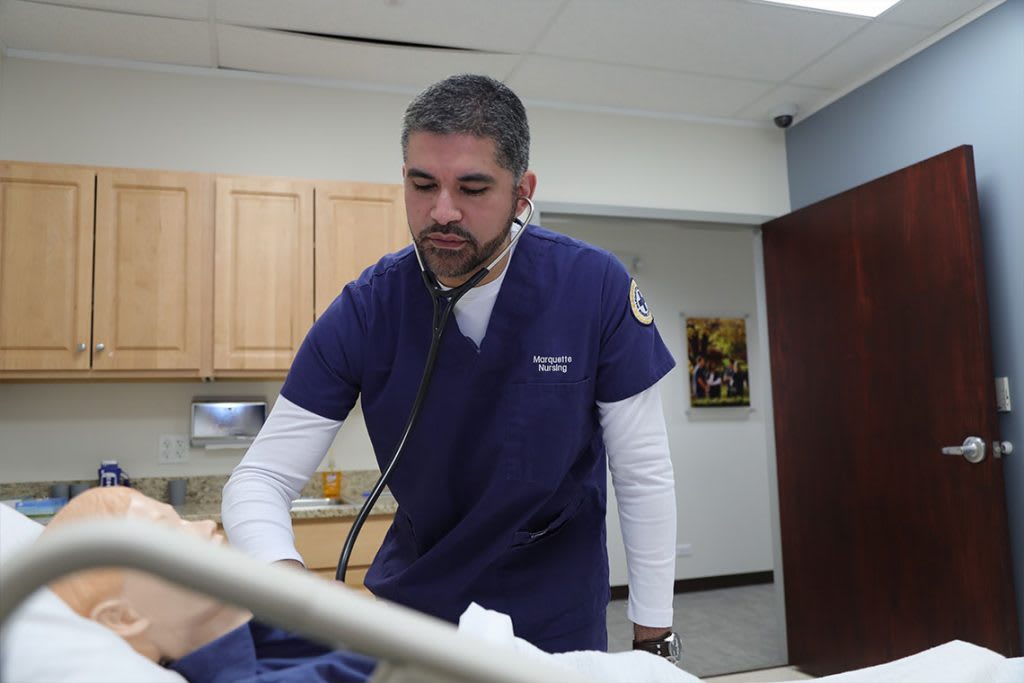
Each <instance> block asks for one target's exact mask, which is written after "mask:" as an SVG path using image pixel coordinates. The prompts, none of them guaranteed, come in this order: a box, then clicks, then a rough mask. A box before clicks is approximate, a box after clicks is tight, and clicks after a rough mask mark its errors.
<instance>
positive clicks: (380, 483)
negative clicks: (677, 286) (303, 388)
mask: <svg viewBox="0 0 1024 683" xmlns="http://www.w3.org/2000/svg"><path fill="white" fill-rule="evenodd" d="M520 199H522V200H523V201H525V202H526V205H527V207H526V208H527V212H526V218H525V219H520V218H519V217H518V216H517V217H516V218H514V219H513V220H512V222H513V223H515V224H516V225H519V226H520V229H519V230H518V231H517V232H516V233H515V234H514V235H512V239H511V240H509V243H508V245H506V246H505V248H504V249H502V250H501V253H499V254H498V255H497V256H496V257H495V258H494V260H492V261H491V262H490V263H489V264H487V266H486V267H485V268H481V269H480V270H478V271H477V272H476V273H474V274H473V277H471V278H469V279H468V280H466V282H464V283H462V284H461V285H459V286H458V287H454V288H452V289H445V288H444V287H442V286H441V283H440V282H438V280H437V277H436V276H435V275H434V274H433V273H432V272H430V268H428V267H427V264H426V263H424V262H423V256H422V255H421V254H420V250H419V249H417V248H416V245H415V244H413V251H415V252H416V260H417V261H419V264H420V274H421V275H422V276H423V284H424V285H425V286H426V288H427V292H429V294H430V299H431V301H432V302H433V304H434V317H433V322H432V323H431V338H430V350H429V351H428V352H427V361H426V363H425V364H424V366H423V377H422V378H421V379H420V387H419V389H417V390H416V399H415V400H414V401H413V404H412V410H410V411H409V417H408V419H407V420H406V423H405V431H404V432H403V433H402V438H401V439H400V440H399V442H398V446H397V447H396V448H395V454H394V455H392V456H391V462H390V464H388V466H387V468H386V469H385V470H384V473H383V474H381V475H380V478H379V479H378V480H377V483H376V484H374V486H373V490H372V491H370V494H369V496H367V498H366V502H364V503H363V507H362V508H360V510H359V514H358V515H357V516H356V519H355V522H353V523H352V528H351V529H349V532H348V537H346V538H345V545H344V546H342V548H341V557H340V558H339V559H338V569H337V571H336V572H335V573H334V578H335V579H336V580H338V581H344V580H345V572H346V570H347V569H348V561H349V557H350V556H351V555H352V548H353V547H354V546H355V544H356V537H358V536H359V531H360V529H362V528H363V523H364V522H365V521H366V518H367V517H368V516H369V515H370V510H371V509H372V508H373V505H374V503H376V502H377V499H378V498H380V494H381V492H383V491H384V487H385V486H387V484H388V480H389V479H390V478H391V473H392V472H393V471H394V470H395V465H397V464H398V459H399V457H401V455H402V453H403V452H404V450H405V444H406V443H407V442H408V440H409V434H410V433H411V432H412V428H413V426H414V425H415V424H416V420H417V418H419V416H420V408H421V407H422V406H423V399H424V398H425V397H426V395H427V389H428V388H430V378H431V376H432V375H433V374H434V364H435V362H436V361H437V352H438V349H440V347H441V335H443V334H444V329H445V326H446V325H447V323H448V318H450V317H451V314H452V311H453V310H454V309H455V304H456V303H458V301H459V299H461V298H462V297H463V296H464V295H465V294H466V292H468V291H469V290H471V289H473V288H474V287H476V286H477V285H478V284H480V281H481V280H483V279H484V278H485V277H487V274H488V273H490V272H491V269H492V268H494V266H495V265H497V264H498V262H499V261H501V259H503V258H505V255H506V254H508V253H509V251H511V250H512V247H513V246H515V243H516V242H518V241H519V238H520V237H522V236H523V234H524V233H525V232H526V226H527V225H529V223H530V220H531V219H533V212H534V206H533V201H532V200H531V199H530V198H529V197H520Z"/></svg>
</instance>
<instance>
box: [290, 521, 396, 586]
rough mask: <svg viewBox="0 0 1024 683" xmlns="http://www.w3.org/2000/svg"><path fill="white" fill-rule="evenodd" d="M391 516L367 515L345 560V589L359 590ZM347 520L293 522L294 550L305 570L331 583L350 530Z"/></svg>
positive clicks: (387, 527) (388, 526) (389, 526)
mask: <svg viewBox="0 0 1024 683" xmlns="http://www.w3.org/2000/svg"><path fill="white" fill-rule="evenodd" d="M393 518H394V516H393V515H370V516H369V517H367V518H366V523H365V524H363V528H362V529H361V530H360V532H359V538H358V539H356V545H355V547H354V548H353V549H352V555H351V557H350V558H349V565H348V571H347V572H346V574H345V585H349V586H356V587H362V586H363V579H364V578H365V577H366V571H367V570H368V569H369V568H370V564H371V563H372V562H373V558H374V557H375V556H376V555H377V551H378V550H379V549H380V546H381V544H382V543H383V542H384V535H385V534H386V533H387V531H388V529H389V528H391V521H392V519H393ZM352 521H353V520H351V519H297V520H294V521H293V522H292V529H293V530H294V531H295V548H296V549H297V550H298V551H299V554H300V555H302V561H303V563H304V564H305V565H306V569H308V570H310V571H311V572H314V573H315V574H317V575H319V576H322V577H324V578H326V579H332V580H333V579H334V573H335V571H336V569H337V566H338V557H339V556H340V555H341V547H342V545H344V544H345V538H346V536H347V535H348V532H349V529H351V528H352Z"/></svg>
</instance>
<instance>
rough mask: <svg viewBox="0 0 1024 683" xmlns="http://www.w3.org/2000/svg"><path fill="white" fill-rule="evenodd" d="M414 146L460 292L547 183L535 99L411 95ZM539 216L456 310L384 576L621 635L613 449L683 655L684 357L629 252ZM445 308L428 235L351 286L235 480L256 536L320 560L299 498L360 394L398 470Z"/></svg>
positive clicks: (595, 632) (636, 614)
mask: <svg viewBox="0 0 1024 683" xmlns="http://www.w3.org/2000/svg"><path fill="white" fill-rule="evenodd" d="M402 149H403V157H404V162H405V163H404V165H403V168H402V175H403V178H404V181H405V203H406V211H407V214H408V219H409V228H410V231H411V233H412V237H413V242H414V245H415V250H418V253H419V256H420V257H421V258H422V259H423V261H424V265H425V267H427V268H429V269H430V271H431V272H432V273H433V274H434V275H435V276H436V278H437V279H438V280H439V282H440V283H441V284H442V285H443V286H445V287H449V288H454V287H458V286H459V285H460V284H463V283H465V282H467V281H468V280H469V279H470V278H471V277H472V276H473V275H474V274H475V273H477V272H478V271H480V270H481V269H482V268H483V267H485V266H487V265H488V264H489V263H490V261H491V260H493V259H494V258H496V257H497V256H498V255H499V254H500V253H501V251H502V249H503V248H504V247H506V246H507V245H508V244H509V242H510V239H511V237H512V219H513V218H514V217H515V216H516V215H517V213H518V212H519V210H521V209H522V208H523V207H524V206H525V204H526V203H525V201H524V199H523V198H530V197H532V196H533V193H534V190H535V188H536V184H537V178H536V176H535V174H534V173H533V172H532V171H530V170H529V169H528V157H529V127H528V124H527V120H526V112H525V109H524V108H523V105H522V103H521V102H520V101H519V98H518V97H516V95H515V94H514V93H513V92H512V91H511V90H509V89H508V88H507V87H505V86H504V85H502V84H501V83H498V82H497V81H494V80H492V79H489V78H486V77H482V76H469V75H463V76H453V77H450V78H448V79H445V80H444V81H441V82H440V83H437V84H435V85H433V86H431V87H430V88H428V89H427V90H425V91H424V92H423V93H421V94H420V95H419V96H417V97H416V98H415V99H414V101H413V102H412V103H411V104H410V106H409V108H408V109H407V110H406V114H405V120H404V127H403V132H402ZM521 229H522V230H524V231H525V232H523V233H522V235H521V236H520V237H519V238H518V239H517V241H516V242H515V245H514V248H513V249H512V251H511V252H510V253H509V254H508V255H507V256H505V257H504V258H502V259H501V261H499V262H498V263H497V264H496V265H495V266H494V268H493V269H491V270H490V272H488V273H487V275H486V277H484V278H483V280H482V281H481V282H480V283H479V285H478V286H477V287H475V288H474V289H472V290H470V291H469V292H468V293H467V294H466V295H465V296H464V297H463V298H462V299H461V300H460V301H459V303H458V304H457V305H456V306H455V315H454V318H455V323H456V325H455V326H452V325H449V329H448V330H447V332H446V333H445V334H444V336H443V337H442V339H441V343H440V349H439V352H438V355H437V362H436V369H435V371H434V374H433V379H432V384H431V386H430V389H429V391H428V393H427V396H426V400H425V401H424V403H423V405H422V412H421V415H420V417H419V422H418V427H417V428H416V429H414V430H413V431H412V433H411V434H410V435H409V437H408V440H407V443H406V444H405V451H403V452H404V453H405V455H403V459H402V461H401V462H400V463H399V464H398V466H396V468H395V470H394V474H393V477H392V479H391V480H390V481H389V486H390V489H391V492H392V493H393V494H394V497H395V499H396V501H397V502H398V504H399V509H398V511H397V513H396V516H395V521H394V524H393V525H392V527H391V529H390V531H389V532H388V534H387V537H386V538H385V540H384V543H383V546H382V548H381V550H380V552H379V553H378V554H377V557H376V559H375V560H374V563H373V565H372V567H371V568H370V570H369V572H368V574H367V576H366V585H367V587H369V589H370V590H371V591H372V592H373V593H374V594H375V595H378V596H380V597H383V598H386V599H389V600H392V601H396V602H399V603H402V604H405V605H407V606H410V607H412V608H415V609H418V610H421V611H424V612H427V613H429V614H433V615H435V616H438V617H441V618H443V619H447V620H449V621H455V619H457V617H458V615H459V614H461V613H462V611H463V610H464V609H465V608H466V607H467V605H468V604H469V603H470V602H471V601H475V602H477V603H479V604H481V605H483V606H484V607H486V608H490V609H494V610H497V611H500V612H504V613H506V614H509V615H511V617H512V620H513V623H514V624H515V627H516V632H517V633H519V634H520V635H521V636H522V637H523V638H525V639H526V640H528V641H530V642H532V643H533V644H535V645H537V646H538V647H540V648H542V649H544V650H547V651H549V652H560V651H567V650H584V649H590V650H594V649H598V650H603V649H606V647H607V632H606V626H605V610H606V607H607V603H608V599H609V586H608V561H607V553H606V546H605V525H604V518H605V505H606V490H605V481H606V473H605V467H606V451H607V467H609V468H610V470H611V473H612V479H613V483H614V485H615V490H616V494H617V498H618V503H619V513H620V519H621V521H622V529H623V538H624V542H625V547H626V556H627V563H628V566H629V584H630V604H629V608H628V615H629V618H630V619H631V620H632V621H633V622H634V639H635V641H636V646H637V647H639V648H641V649H647V650H650V651H655V652H658V653H660V654H665V655H670V654H674V652H672V651H673V650H674V645H675V640H674V639H675V636H674V635H673V634H672V633H671V626H672V585H673V581H674V561H675V560H674V544H675V521H676V513H675V488H674V482H673V475H672V463H671V460H670V458H669V452H668V440H667V435H666V430H665V424H664V417H663V415H662V411H661V399H660V395H659V393H658V389H657V387H656V386H655V384H656V382H657V381H658V380H659V379H660V378H661V377H662V376H664V375H665V374H666V373H667V372H668V371H669V370H670V369H671V368H672V367H673V365H674V361H673V360H672V358H671V356H670V355H669V353H668V351H667V349H666V348H665V345H664V343H663V342H662V340H661V337H660V336H659V335H658V332H657V330H656V329H655V327H654V325H653V316H652V314H651V312H650V310H649V309H648V307H647V304H646V302H645V301H644V299H643V295H642V294H641V293H640V291H639V289H638V288H637V286H636V283H635V282H633V281H632V280H631V279H630V277H629V275H628V274H627V273H626V271H625V269H624V268H623V267H622V266H621V264H620V263H619V262H618V261H617V260H615V259H614V257H612V256H611V255H610V254H608V253H607V252H605V251H603V250H599V249H596V248H594V247H591V246H589V245H586V244H583V243H581V242H578V241H575V240H572V239H569V238H567V237H564V236H561V235H557V234H555V233H552V232H549V231H546V230H544V229H542V228H540V227H538V226H529V227H524V228H521ZM431 312H432V305H431V297H430V295H429V294H428V291H427V290H426V289H425V288H424V285H423V281H422V277H421V273H420V267H419V264H418V261H417V253H416V251H414V247H413V246H410V247H408V248H406V249H404V250H402V251H400V252H398V253H397V254H392V255H389V256H385V257H384V258H382V259H381V260H380V261H379V262H378V263H377V264H376V265H374V266H371V267H370V268H368V269H367V270H366V271H365V272H364V273H363V274H362V275H361V276H360V277H359V278H358V279H357V280H356V281H355V282H352V283H350V284H349V285H347V286H346V287H345V289H344V291H343V292H342V293H341V295H340V296H339V297H338V298H337V299H336V300H335V302H334V303H333V304H332V305H331V307H330V308H329V309H328V311H327V312H326V313H325V314H324V315H323V316H322V317H321V318H320V319H319V320H318V321H317V323H316V324H315V325H314V326H313V329H312V330H311V331H310V333H309V335H308V336H307V338H306V340H305V342H304V343H303V345H302V348H301V349H300V350H299V352H298V354H297V356H296V358H295V361H294V363H293V365H292V368H291V370H290V372H289V374H288V378H287V380H286V381H285V384H284V386H283V387H282V389H281V395H280V397H279V398H278V400H277V402H276V404H275V406H274V410H273V411H272V413H271V415H270V417H269V418H268V420H267V422H266V424H265V425H264V427H263V429H262V431H261V432H260V435H259V437H258V438H257V439H256V441H255V442H254V443H253V445H252V447H251V448H250V449H249V451H248V452H247V454H246V456H245V458H244V459H243V460H242V462H241V463H240V465H239V466H238V467H237V468H236V469H235V471H234V473H233V474H232V476H231V479H230V481H229V482H228V484H227V486H226V487H225V489H224V502H223V520H224V524H225V529H226V531H227V533H228V536H229V537H230V538H231V540H232V543H233V544H234V545H236V546H237V547H240V548H242V549H244V550H246V551H247V552H249V553H251V554H253V555H255V556H257V557H261V558H263V559H266V560H270V561H296V562H298V561H300V558H299V555H298V553H297V552H296V551H295V549H294V542H293V537H292V535H291V528H290V517H289V514H288V507H289V502H290V500H292V499H294V498H295V497H296V496H298V493H299V491H300V490H301V488H302V486H303V485H304V484H305V482H306V481H307V480H308V479H309V477H310V476H311V475H312V473H313V472H314V470H315V469H316V467H317V465H318V464H319V463H320V461H321V459H322V458H323V456H324V454H325V453H326V451H327V449H328V447H329V446H330V444H331V442H332V440H333V438H334V435H335V433H336V432H337V429H338V427H339V426H340V425H341V422H342V420H344V419H345V418H346V417H347V416H348V413H349V411H350V410H351V408H352V406H353V405H354V403H355V401H356V398H357V397H361V401H362V410H363V415H364V418H365V420H366V426H367V430H368V432H369V435H370V439H371V441H372V442H373V446H374V450H375V452H376V454H377V459H378V462H379V463H380V466H381V469H382V470H384V469H385V468H387V466H388V465H389V463H390V460H391V457H392V454H393V453H394V452H395V448H396V446H397V445H398V443H399V440H400V437H401V435H402V431H403V427H404V425H405V421H406V418H407V416H408V415H409V413H410V410H411V408H412V405H413V399H414V397H415V395H416V393H417V386H418V383H419V380H420V377H421V375H422V374H423V368H424V363H425V359H426V357H427V354H428V348H429V347H430V342H431V329H432V318H431Z"/></svg>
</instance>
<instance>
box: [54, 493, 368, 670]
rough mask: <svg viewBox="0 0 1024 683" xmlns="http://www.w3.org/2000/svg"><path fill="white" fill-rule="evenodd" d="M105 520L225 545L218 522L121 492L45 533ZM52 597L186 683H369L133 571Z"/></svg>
mask: <svg viewBox="0 0 1024 683" xmlns="http://www.w3.org/2000/svg"><path fill="white" fill-rule="evenodd" d="M104 517H131V518H136V519H144V520H148V521H152V522H155V523H157V524H161V525H163V526H167V527H171V528H174V529H179V530H181V531H184V532H186V533H189V534H191V535H193V536H197V537H199V538H201V539H204V540H209V541H211V542H214V543H220V542H223V540H224V538H223V536H221V535H220V534H219V533H217V525H216V523H214V522H212V521H202V522H189V521H185V520H183V519H182V518H181V517H179V516H178V513H177V512H175V510H174V508H172V507H171V506H170V505H167V504H165V503H160V502H158V501H156V500H153V499H152V498H147V497H146V496H144V495H142V494H141V493H139V492H137V491H135V490H133V489H128V488H124V487H119V486H118V487H114V486H107V487H97V488H93V489H90V490H88V491H86V492H85V493H82V494H80V495H78V496H76V497H75V498H72V499H71V500H70V501H69V502H68V504H67V505H66V506H65V507H64V508H62V509H61V510H60V512H58V513H57V515H56V516H54V518H53V519H52V520H51V521H50V523H49V524H48V525H47V527H46V530H45V531H44V532H43V533H47V532H50V531H53V530H55V529H60V528H61V527H63V526H65V525H66V524H68V523H69V522H76V521H81V520H86V519H96V518H104ZM50 588H51V590H53V592H54V593H56V594H57V596H58V597H59V598H61V599H62V600H63V601H64V602H65V603H67V605H68V606H69V607H71V609H72V610H74V611H75V612H77V613H78V614H80V615H81V616H83V617H85V618H87V619H91V620H93V621H96V622H98V623H99V624H101V625H103V626H105V627H107V628H108V629H110V630H111V631H113V632H114V633H116V634H117V635H119V636H121V637H122V638H123V639H124V640H125V641H126V642H127V643H128V644H129V645H131V646H132V648H134V649H135V651H136V652H138V653H139V654H141V655H143V656H144V657H147V658H149V659H151V660H152V661H154V662H159V663H161V664H164V665H165V666H167V667H168V668H171V669H173V670H174V671H177V672H178V673H180V674H181V675H182V676H184V677H185V678H186V679H187V680H188V681H190V683H247V682H251V683H256V681H259V682H260V683H287V682H290V681H303V682H305V683H316V682H317V681H323V682H324V683H326V682H327V681H331V682H332V683H333V682H339V683H356V682H362V681H366V680H369V678H370V675H371V674H372V673H373V670H374V668H375V667H376V662H375V660H373V659H371V658H369V657H365V656H363V655H358V654H355V653H351V652H343V651H338V650H332V649H331V648H328V647H324V646H322V645H320V644H318V643H314V642H311V641H309V640H307V639H305V638H302V637H300V636H296V635H293V634H291V633H289V632H287V631H282V630H280V629H276V628H272V627H270V626H267V625H265V624H261V623H259V622H257V621H253V620H252V614H251V613H249V612H248V611H246V610H243V609H239V608H237V607H233V606H231V605H229V604H226V603H223V602H219V601H217V600H214V599H213V598H209V597H207V596H205V595H202V594H199V593H195V592H193V591H189V590H185V589H183V588H179V587H178V586H176V585H174V584H172V583H168V582H166V581H163V580H161V579H158V578H155V577H153V576H150V575H149V574H146V573H142V572H138V571H129V570H120V569H96V570H90V571H86V572H78V573H75V574H72V575H70V576H68V577H66V578H64V579H61V580H59V581H57V582H55V583H53V584H52V585H51V586H50Z"/></svg>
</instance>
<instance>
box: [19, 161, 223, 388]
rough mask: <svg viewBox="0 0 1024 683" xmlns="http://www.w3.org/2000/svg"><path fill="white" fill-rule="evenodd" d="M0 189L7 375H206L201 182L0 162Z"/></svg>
mask: <svg viewBox="0 0 1024 683" xmlns="http://www.w3.org/2000/svg"><path fill="white" fill-rule="evenodd" d="M0 188H2V189H0V371H3V373H4V375H5V376H12V375H13V376H16V377H17V376H29V377H31V376H41V377H47V376H53V375H52V374H51V373H54V372H56V373H57V374H56V375H55V376H63V377H68V376H72V377H74V376H85V377H94V376H108V375H123V376H129V377H137V376H147V377H161V376H196V377H198V376H200V375H201V374H203V372H202V371H203V365H204V363H203V360H204V354H203V332H204V328H208V315H207V312H208V310H209V303H208V297H209V292H210V279H209V272H210V268H211V263H210V261H209V253H210V250H211V239H212V232H211V229H210V224H211V221H210V215H209V214H210V206H211V204H210V189H209V188H210V180H209V177H208V176H203V175H199V174H189V173H163V172H155V171H127V170H118V169H107V170H100V171H96V170H93V169H88V168H80V167H62V166H51V165H43V164H38V165H37V164H0ZM94 208H95V213H94ZM94 216H95V219H94ZM207 334H208V333H207ZM207 360H208V359H207ZM205 365H206V367H208V366H209V363H208V362H207V363H206V364H205ZM68 371H73V373H72V374H70V375H69V374H68ZM79 372H80V373H81V374H78V373H79Z"/></svg>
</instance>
